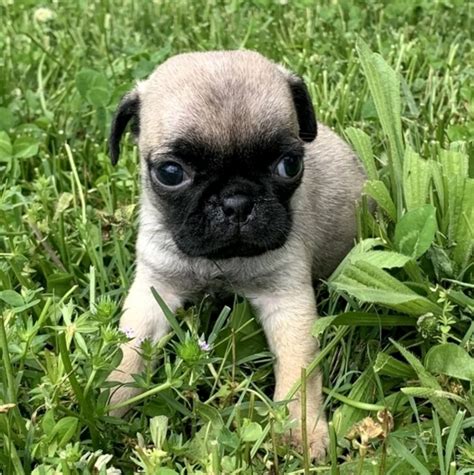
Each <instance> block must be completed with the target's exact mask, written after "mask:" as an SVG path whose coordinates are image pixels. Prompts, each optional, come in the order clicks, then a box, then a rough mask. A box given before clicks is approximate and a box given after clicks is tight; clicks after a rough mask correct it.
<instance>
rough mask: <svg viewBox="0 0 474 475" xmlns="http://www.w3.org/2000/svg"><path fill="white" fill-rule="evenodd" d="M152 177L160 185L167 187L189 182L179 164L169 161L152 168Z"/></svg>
mask: <svg viewBox="0 0 474 475" xmlns="http://www.w3.org/2000/svg"><path fill="white" fill-rule="evenodd" d="M152 176H153V178H155V180H157V181H158V182H159V183H160V184H162V185H165V186H169V187H176V186H179V185H182V184H183V183H185V182H186V181H188V180H189V177H188V175H187V174H186V172H185V171H184V169H183V167H182V166H181V165H180V164H179V163H177V162H171V161H168V162H163V163H160V164H159V165H158V166H156V167H153V169H152Z"/></svg>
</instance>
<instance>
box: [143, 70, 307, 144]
mask: <svg viewBox="0 0 474 475" xmlns="http://www.w3.org/2000/svg"><path fill="white" fill-rule="evenodd" d="M164 69H165V70H164V71H161V68H159V69H158V70H157V71H156V72H155V73H154V75H153V76H151V77H150V79H149V80H148V81H146V82H145V83H143V84H141V85H140V89H139V93H140V144H141V146H142V147H143V148H148V149H149V148H156V147H159V146H161V145H162V144H164V143H168V142H170V141H172V140H174V139H175V138H176V137H183V136H189V135H191V136H194V137H200V138H201V140H202V141H204V142H206V143H212V144H214V146H215V147H217V148H219V147H229V146H230V145H232V144H233V143H235V142H239V141H246V140H250V139H252V140H255V137H259V136H260V137H262V139H265V138H268V137H270V136H273V135H275V133H277V132H278V131H279V130H285V131H294V132H295V133H297V130H298V125H297V119H296V114H295V111H294V105H293V102H292V98H291V94H290V91H289V87H288V84H287V82H286V80H285V79H284V77H283V75H282V74H281V73H279V71H278V70H277V68H276V67H274V68H273V69H274V70H272V69H270V68H264V70H263V71H261V70H258V68H257V69H256V70H255V69H254V70H252V69H248V70H245V68H242V67H241V68H235V67H234V68H233V69H232V68H230V67H227V68H215V67H214V68H209V67H207V68H200V67H199V66H197V65H191V66H190V67H189V68H174V69H173V68H171V70H169V69H170V68H164Z"/></svg>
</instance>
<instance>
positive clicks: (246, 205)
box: [222, 195, 253, 223]
mask: <svg viewBox="0 0 474 475" xmlns="http://www.w3.org/2000/svg"><path fill="white" fill-rule="evenodd" d="M222 210H223V211H224V214H225V215H226V216H227V217H228V218H229V219H230V220H231V221H234V222H238V223H243V222H244V221H246V219H247V218H248V217H249V215H250V213H251V212H252V210H253V200H252V198H250V197H249V196H246V195H232V196H228V197H226V198H224V199H223V200H222Z"/></svg>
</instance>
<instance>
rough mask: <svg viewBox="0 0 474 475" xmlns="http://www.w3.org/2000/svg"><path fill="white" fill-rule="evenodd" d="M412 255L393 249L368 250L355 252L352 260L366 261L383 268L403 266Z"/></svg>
mask: <svg viewBox="0 0 474 475" xmlns="http://www.w3.org/2000/svg"><path fill="white" fill-rule="evenodd" d="M409 260H410V257H408V256H405V255H403V254H399V253H398V252H392V251H368V252H364V253H359V254H355V255H354V256H352V258H351V260H350V262H352V263H354V262H358V261H364V262H368V263H369V264H372V265H373V266H376V267H379V268H381V269H392V268H393V267H403V266H404V265H405V264H406V263H407V262H408V261H409Z"/></svg>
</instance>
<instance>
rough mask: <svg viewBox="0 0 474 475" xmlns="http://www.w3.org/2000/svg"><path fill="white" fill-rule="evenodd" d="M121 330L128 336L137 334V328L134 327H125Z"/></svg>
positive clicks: (131, 336)
mask: <svg viewBox="0 0 474 475" xmlns="http://www.w3.org/2000/svg"><path fill="white" fill-rule="evenodd" d="M120 331H121V332H122V333H123V334H124V335H125V336H126V337H127V338H133V337H134V336H135V330H134V329H133V328H132V327H123V328H121V329H120Z"/></svg>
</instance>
